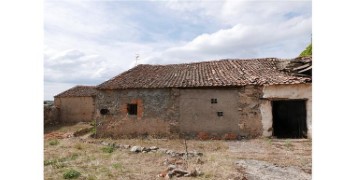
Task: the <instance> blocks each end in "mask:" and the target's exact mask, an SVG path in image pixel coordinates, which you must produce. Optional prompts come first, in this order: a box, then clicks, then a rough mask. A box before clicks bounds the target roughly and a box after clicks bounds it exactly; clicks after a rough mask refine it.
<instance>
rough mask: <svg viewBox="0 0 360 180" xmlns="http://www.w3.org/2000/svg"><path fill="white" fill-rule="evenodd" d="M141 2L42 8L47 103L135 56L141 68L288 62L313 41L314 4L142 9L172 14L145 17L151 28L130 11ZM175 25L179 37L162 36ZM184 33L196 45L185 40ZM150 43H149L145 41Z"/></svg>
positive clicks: (188, 4) (186, 4)
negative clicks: (237, 61) (178, 25)
mask: <svg viewBox="0 0 360 180" xmlns="http://www.w3.org/2000/svg"><path fill="white" fill-rule="evenodd" d="M126 3H127V4H126ZM141 3H143V2H137V3H134V4H132V3H129V2H122V1H104V2H102V1H46V2H45V4H44V6H45V14H44V17H45V19H44V23H45V26H44V27H45V42H44V43H45V47H46V48H45V50H44V73H45V74H44V76H45V77H44V79H45V84H44V85H45V97H46V98H48V99H49V98H51V97H52V96H54V95H55V94H54V93H55V92H56V94H57V93H60V92H61V91H64V90H66V89H67V88H70V87H69V86H70V85H76V84H88V85H96V84H98V83H101V82H102V81H104V80H107V79H109V78H111V77H113V76H115V75H117V74H119V73H121V72H123V71H124V70H127V69H129V68H131V67H133V66H134V65H135V55H136V54H140V62H139V63H143V64H145V63H151V64H169V63H183V62H191V61H201V60H210V59H221V58H255V57H269V56H270V57H280V58H288V57H294V56H296V55H298V54H299V53H300V52H301V50H303V49H304V48H305V47H306V45H307V44H308V43H309V42H310V38H311V2H304V1H270V2H264V1H170V2H156V1H154V2H152V3H150V7H149V6H146V7H147V8H151V6H152V7H156V8H155V9H161V10H162V11H161V12H164V13H169V15H168V16H167V15H166V14H164V16H163V17H159V16H157V15H152V16H151V14H150V13H151V11H149V12H146V13H149V17H146V18H148V19H147V20H150V22H151V23H155V24H151V27H152V28H149V29H148V28H146V27H147V25H149V23H148V22H145V20H144V21H143V19H144V15H146V13H144V11H146V9H143V8H142V6H136V5H135V4H139V5H140V4H141ZM132 5H134V6H132ZM148 5H149V4H148ZM139 12H141V13H139ZM133 15H134V16H133ZM136 15H137V16H138V17H137V18H135V17H136ZM146 18H145V19H146ZM149 18H150V19H149ZM151 18H155V19H151ZM157 18H164V20H162V19H157ZM166 18H168V19H166ZM169 18H170V19H169ZM172 18H174V19H172ZM176 18H178V19H183V21H181V22H182V23H184V22H185V23H186V22H189V23H188V24H185V25H184V24H181V25H184V26H182V27H183V29H184V30H181V32H179V33H182V36H179V35H177V34H174V36H177V37H174V38H172V36H161V33H165V34H166V33H167V31H166V29H167V27H169V29H172V30H174V27H173V26H174V25H176V22H173V21H172V20H176ZM165 19H166V20H165ZM179 22H180V21H179ZM156 23H160V24H159V28H154V27H156V26H158V25H157V24H156ZM167 23H171V24H167ZM193 26H199V27H197V28H194V29H192V30H193V31H191V32H186V31H187V29H186V28H184V27H193ZM170 27H171V28H170ZM151 29H155V31H151ZM159 29H160V30H164V31H160V30H159ZM169 31H170V30H169ZM183 31H184V32H183ZM186 34H189V35H190V36H191V37H195V38H193V39H191V38H189V36H183V35H186ZM194 34H195V36H194ZM196 35H197V36H196ZM147 36H151V38H149V39H151V41H149V40H148V41H146V40H143V39H144V38H145V39H146V38H147ZM164 37H170V39H166V38H164ZM179 37H182V38H186V39H187V40H185V39H179ZM189 39H190V40H189ZM56 83H59V85H57V84H56ZM62 88H64V89H62ZM60 90H61V91H60ZM59 91H60V92H59Z"/></svg>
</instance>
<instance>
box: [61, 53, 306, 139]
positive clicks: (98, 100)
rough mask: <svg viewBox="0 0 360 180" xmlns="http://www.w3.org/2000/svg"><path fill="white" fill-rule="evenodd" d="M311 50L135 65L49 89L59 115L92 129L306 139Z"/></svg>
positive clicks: (110, 133)
mask: <svg viewBox="0 0 360 180" xmlns="http://www.w3.org/2000/svg"><path fill="white" fill-rule="evenodd" d="M311 62H312V57H304V58H296V59H291V60H281V59H277V58H262V59H247V60H242V59H224V60H216V61H207V62H196V63H186V64H171V65H145V64H141V65H138V66H136V67H134V68H132V69H130V70H128V71H126V72H123V73H121V74H119V75H117V76H115V77H113V78H111V79H110V80H108V81H105V82H103V83H101V84H99V85H97V86H96V87H85V86H77V87H74V88H72V89H70V90H68V91H65V92H63V93H61V94H59V95H57V96H55V105H56V106H57V107H59V109H60V114H61V119H62V121H64V122H66V121H91V120H96V123H97V136H99V137H114V138H116V137H121V136H126V135H159V136H171V135H180V136H190V137H196V136H199V134H202V135H205V136H208V137H209V138H214V139H218V138H221V137H224V136H229V135H232V136H235V137H241V136H246V137H259V136H265V137H270V136H275V137H278V138H311V132H312V116H311V114H312V94H311V87H312V85H311V82H312V77H311V71H312V68H311V67H312V66H311Z"/></svg>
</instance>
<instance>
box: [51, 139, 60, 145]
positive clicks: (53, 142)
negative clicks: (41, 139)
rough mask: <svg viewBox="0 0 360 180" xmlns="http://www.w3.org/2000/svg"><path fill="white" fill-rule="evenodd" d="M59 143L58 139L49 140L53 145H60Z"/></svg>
mask: <svg viewBox="0 0 360 180" xmlns="http://www.w3.org/2000/svg"><path fill="white" fill-rule="evenodd" d="M58 144H59V141H58V140H57V139H53V140H51V141H50V142H49V145H51V146H55V145H58Z"/></svg>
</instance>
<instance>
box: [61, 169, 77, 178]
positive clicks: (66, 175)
mask: <svg viewBox="0 0 360 180" xmlns="http://www.w3.org/2000/svg"><path fill="white" fill-rule="evenodd" d="M80 175H81V174H80V173H79V172H78V171H76V170H74V169H69V170H67V171H66V172H65V173H64V175H63V177H64V179H76V178H78V177H79V176H80Z"/></svg>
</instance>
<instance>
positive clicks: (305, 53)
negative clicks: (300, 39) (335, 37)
mask: <svg viewBox="0 0 360 180" xmlns="http://www.w3.org/2000/svg"><path fill="white" fill-rule="evenodd" d="M311 55H312V43H310V44H309V45H308V46H307V47H306V49H305V50H304V51H303V52H301V54H300V55H299V56H300V57H303V56H311Z"/></svg>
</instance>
